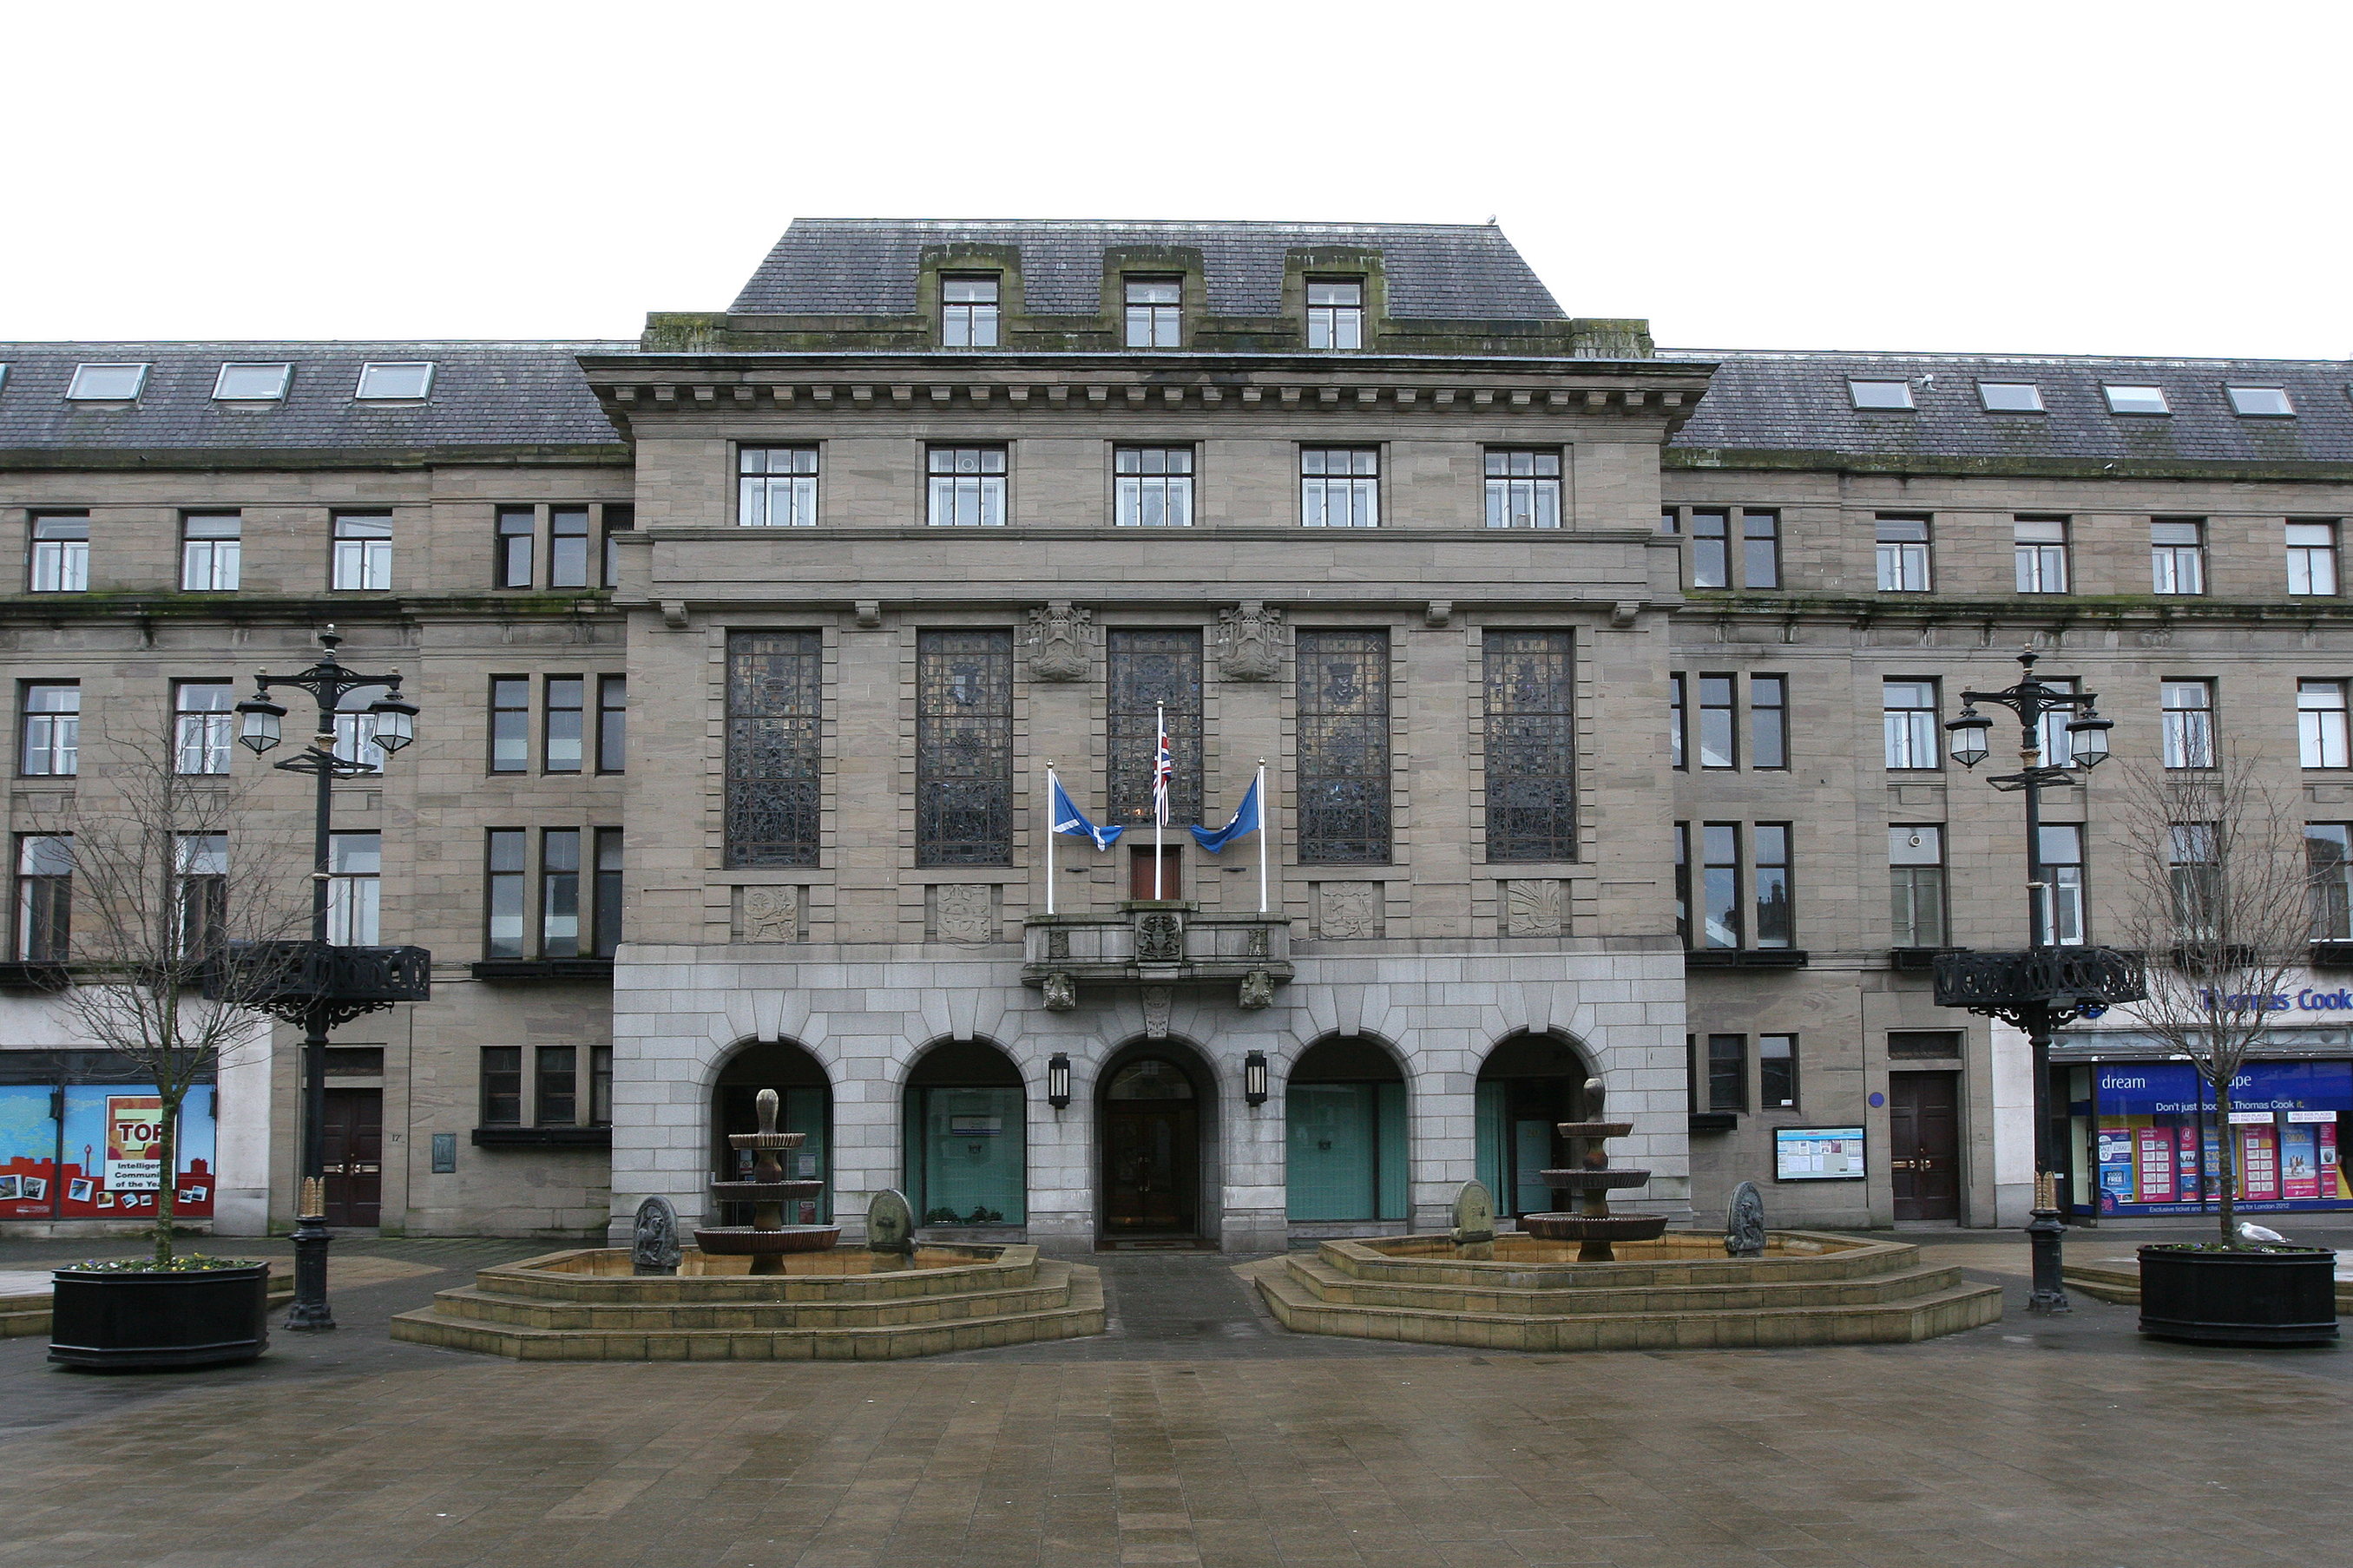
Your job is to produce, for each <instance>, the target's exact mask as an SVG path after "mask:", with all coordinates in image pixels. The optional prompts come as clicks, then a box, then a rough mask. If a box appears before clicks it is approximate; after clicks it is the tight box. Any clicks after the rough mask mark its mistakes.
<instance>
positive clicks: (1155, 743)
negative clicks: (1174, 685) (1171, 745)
mask: <svg viewBox="0 0 2353 1568" xmlns="http://www.w3.org/2000/svg"><path fill="white" fill-rule="evenodd" d="M1152 710H1153V712H1154V714H1155V715H1156V717H1155V719H1154V721H1153V733H1152V784H1153V789H1152V901H1153V902H1154V903H1155V904H1156V903H1158V902H1159V901H1160V825H1161V823H1162V822H1163V821H1165V820H1166V818H1167V816H1168V781H1167V780H1166V779H1164V778H1162V777H1161V776H1160V752H1161V748H1162V747H1164V746H1166V745H1167V744H1168V708H1167V705H1166V703H1158V702H1155V703H1154V704H1153V707H1152Z"/></svg>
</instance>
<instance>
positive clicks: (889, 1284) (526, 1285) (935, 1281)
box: [474, 1246, 1037, 1306]
mask: <svg viewBox="0 0 2353 1568" xmlns="http://www.w3.org/2000/svg"><path fill="white" fill-rule="evenodd" d="M995 1250H997V1251H1000V1252H1003V1253H1005V1254H1008V1255H1010V1256H1009V1257H1008V1258H1003V1259H998V1260H991V1261H981V1260H978V1259H976V1260H974V1261H973V1262H971V1263H969V1264H966V1265H964V1266H962V1267H956V1266H948V1267H941V1266H938V1265H936V1264H934V1265H933V1266H931V1267H926V1268H911V1269H905V1270H894V1271H891V1272H887V1273H881V1274H870V1273H865V1272H859V1273H852V1274H777V1275H765V1276H764V1275H754V1274H717V1275H711V1274H704V1275H687V1274H681V1275H631V1274H629V1273H628V1272H627V1271H626V1270H625V1271H624V1272H621V1273H618V1274H602V1273H585V1272H575V1271H573V1270H572V1269H571V1268H565V1267H563V1265H564V1264H565V1263H566V1262H567V1261H569V1260H577V1259H582V1258H598V1257H601V1256H606V1255H611V1256H615V1257H618V1258H621V1259H622V1260H623V1261H626V1259H627V1258H628V1254H627V1253H626V1252H623V1253H618V1254H611V1253H610V1249H607V1248H596V1247H588V1248H567V1249H566V1250H565V1251H562V1252H551V1253H547V1254H545V1255H543V1256H542V1257H538V1258H522V1259H521V1260H520V1261H517V1262H514V1263H501V1264H498V1265H495V1266H493V1267H491V1268H482V1269H478V1270H476V1272H475V1274H474V1285H475V1288H476V1289H480V1290H483V1291H486V1292H488V1293H490V1294H491V1295H494V1296H512V1297H517V1298H524V1297H528V1298H533V1299H536V1300H546V1301H575V1302H577V1301H604V1302H610V1303H612V1304H614V1305H616V1306H625V1305H629V1304H633V1303H636V1302H639V1301H649V1302H650V1301H660V1300H676V1299H677V1298H678V1296H679V1294H680V1293H681V1292H680V1287H681V1281H691V1284H687V1285H686V1286H685V1289H687V1290H689V1291H691V1292H692V1293H694V1294H696V1295H699V1296H703V1297H707V1298H709V1299H711V1300H716V1301H726V1302H729V1303H731V1304H732V1303H733V1302H736V1301H748V1302H751V1303H754V1304H761V1303H765V1302H769V1301H775V1300H792V1301H818V1302H822V1301H839V1302H860V1301H896V1300H914V1299H917V1298H920V1297H923V1296H934V1295H938V1296H953V1295H960V1294H963V1293H964V1292H965V1291H968V1290H970V1289H974V1288H975V1287H976V1286H985V1287H988V1288H997V1287H1007V1286H1024V1285H1029V1284H1031V1283H1033V1282H1034V1281H1035V1280H1036V1279H1037V1266H1036V1253H1037V1249H1036V1248H1034V1247H1028V1246H1019V1247H1000V1248H997V1249H995Z"/></svg>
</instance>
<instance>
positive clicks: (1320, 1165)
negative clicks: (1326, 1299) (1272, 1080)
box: [1282, 1037, 1407, 1225]
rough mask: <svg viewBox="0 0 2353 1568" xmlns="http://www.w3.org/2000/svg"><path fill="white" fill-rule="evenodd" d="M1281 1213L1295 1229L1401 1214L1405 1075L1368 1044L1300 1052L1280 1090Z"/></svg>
mask: <svg viewBox="0 0 2353 1568" xmlns="http://www.w3.org/2000/svg"><path fill="white" fill-rule="evenodd" d="M1282 1109H1283V1131H1284V1135H1285V1137H1284V1192H1285V1194H1286V1196H1285V1200H1284V1203H1285V1209H1286V1213H1287V1215H1288V1217H1289V1218H1290V1220H1291V1222H1292V1223H1293V1224H1294V1225H1298V1224H1313V1223H1315V1222H1317V1221H1332V1220H1356V1221H1379V1220H1401V1219H1403V1218H1405V1217H1406V1215H1407V1208H1406V1203H1407V1184H1406V1160H1407V1139H1406V1089H1405V1075H1404V1074H1403V1073H1402V1072H1400V1071H1399V1070H1398V1064H1397V1061H1396V1058H1393V1057H1391V1056H1390V1055H1389V1054H1388V1052H1387V1051H1385V1050H1383V1049H1382V1048H1381V1047H1379V1046H1378V1045H1377V1044H1375V1043H1374V1042H1373V1041H1371V1040H1367V1039H1363V1038H1358V1037H1337V1038H1333V1039H1327V1040H1322V1041H1319V1042H1317V1043H1316V1044H1315V1045H1313V1046H1311V1047H1308V1048H1307V1050H1306V1051H1305V1052H1304V1053H1303V1055H1302V1056H1301V1057H1300V1058H1299V1060H1298V1062H1297V1063H1296V1065H1294V1066H1293V1068H1292V1069H1291V1074H1290V1077H1289V1078H1288V1079H1285V1080H1284V1083H1283V1090H1282Z"/></svg>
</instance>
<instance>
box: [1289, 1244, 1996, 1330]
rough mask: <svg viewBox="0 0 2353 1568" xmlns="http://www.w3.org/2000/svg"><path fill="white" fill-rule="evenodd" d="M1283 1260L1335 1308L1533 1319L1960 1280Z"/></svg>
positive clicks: (1867, 1295) (1880, 1295) (1885, 1290)
mask: <svg viewBox="0 0 2353 1568" xmlns="http://www.w3.org/2000/svg"><path fill="white" fill-rule="evenodd" d="M1284 1261H1285V1262H1286V1263H1287V1264H1288V1265H1289V1266H1290V1272H1291V1274H1292V1275H1293V1277H1294V1278H1296V1279H1299V1280H1300V1281H1301V1283H1303V1285H1304V1286H1305V1287H1306V1289H1307V1290H1308V1292H1309V1293H1310V1294H1311V1295H1313V1296H1314V1297H1315V1298H1316V1299H1317V1300H1320V1301H1323V1302H1325V1303H1327V1304H1330V1305H1334V1306H1361V1307H1406V1308H1416V1309H1419V1310H1425V1311H1437V1312H1472V1313H1480V1312H1485V1313H1502V1314H1504V1315H1505V1316H1533V1317H1564V1316H1577V1317H1584V1316H1588V1315H1591V1314H1596V1313H1611V1312H1621V1313H1622V1312H1637V1313H1639V1312H1679V1311H1691V1310H1747V1309H1751V1308H1759V1309H1761V1308H1768V1307H1844V1306H1870V1305H1873V1304H1874V1303H1878V1302H1887V1301H1897V1300H1904V1299H1905V1298H1906V1297H1914V1296H1925V1295H1930V1294H1933V1293H1935V1292H1937V1291H1941V1290H1947V1289H1951V1288H1952V1287H1953V1286H1955V1285H1957V1284H1959V1283H1960V1280H1961V1271H1960V1270H1959V1269H1958V1268H1941V1267H1932V1266H1929V1265H1925V1264H1915V1267H1912V1268H1904V1269H1899V1270H1895V1271H1892V1272H1888V1273H1883V1274H1866V1275H1862V1276H1861V1277H1859V1278H1853V1279H1747V1280H1744V1281H1742V1282H1740V1283H1738V1284H1731V1285H1653V1286H1638V1287H1633V1288H1629V1289H1602V1288H1599V1287H1588V1288H1585V1289H1519V1288H1514V1287H1510V1286H1503V1285H1480V1286H1462V1285H1421V1284H1410V1283H1406V1282H1402V1281H1373V1280H1366V1279H1359V1278H1357V1277H1356V1276H1354V1275H1350V1274H1345V1273H1343V1272H1342V1271H1341V1270H1339V1269H1337V1268H1332V1267H1331V1266H1330V1265H1328V1264H1327V1263H1325V1262H1324V1260H1322V1259H1321V1258H1309V1257H1303V1256H1300V1255H1297V1254H1293V1255H1292V1256H1291V1257H1289V1258H1286V1259H1284Z"/></svg>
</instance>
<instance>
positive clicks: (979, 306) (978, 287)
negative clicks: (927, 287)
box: [940, 274, 997, 349]
mask: <svg viewBox="0 0 2353 1568" xmlns="http://www.w3.org/2000/svg"><path fill="white" fill-rule="evenodd" d="M940 342H941V344H942V346H944V347H946V348H952V349H993V348H995V347H996V346H997V279H996V277H995V276H994V275H993V274H992V275H989V276H987V277H979V278H973V277H965V278H943V279H940Z"/></svg>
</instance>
